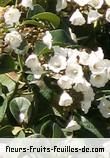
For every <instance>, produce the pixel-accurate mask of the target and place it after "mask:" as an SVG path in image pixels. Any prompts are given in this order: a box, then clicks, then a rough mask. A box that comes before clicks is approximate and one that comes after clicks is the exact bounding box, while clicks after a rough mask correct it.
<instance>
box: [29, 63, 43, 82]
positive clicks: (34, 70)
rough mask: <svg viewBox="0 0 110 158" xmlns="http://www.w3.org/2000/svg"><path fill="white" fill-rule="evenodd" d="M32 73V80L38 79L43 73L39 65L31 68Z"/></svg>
mask: <svg viewBox="0 0 110 158" xmlns="http://www.w3.org/2000/svg"><path fill="white" fill-rule="evenodd" d="M31 71H32V73H33V74H34V78H35V79H37V80H38V79H40V77H41V75H42V73H43V69H42V67H41V65H40V64H39V65H36V67H34V68H31Z"/></svg>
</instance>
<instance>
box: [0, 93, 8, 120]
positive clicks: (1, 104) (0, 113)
mask: <svg viewBox="0 0 110 158" xmlns="http://www.w3.org/2000/svg"><path fill="white" fill-rule="evenodd" d="M6 109H7V98H6V97H5V96H4V97H1V96H0V122H1V121H2V120H3V118H4V115H5V112H6Z"/></svg>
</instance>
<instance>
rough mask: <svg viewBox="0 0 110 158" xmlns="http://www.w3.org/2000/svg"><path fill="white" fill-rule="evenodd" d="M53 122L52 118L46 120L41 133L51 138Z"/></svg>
mask: <svg viewBox="0 0 110 158" xmlns="http://www.w3.org/2000/svg"><path fill="white" fill-rule="evenodd" d="M52 126H53V122H52V121H51V120H48V121H46V122H45V123H44V124H43V125H42V127H41V130H40V134H41V135H44V136H45V137H48V138H51V137H52V133H53V129H52Z"/></svg>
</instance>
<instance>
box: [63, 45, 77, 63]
mask: <svg viewBox="0 0 110 158" xmlns="http://www.w3.org/2000/svg"><path fill="white" fill-rule="evenodd" d="M66 50H67V53H68V63H71V62H72V63H77V61H78V57H79V54H80V51H79V50H78V49H71V48H66Z"/></svg>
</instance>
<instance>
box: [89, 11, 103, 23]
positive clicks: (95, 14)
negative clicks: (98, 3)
mask: <svg viewBox="0 0 110 158" xmlns="http://www.w3.org/2000/svg"><path fill="white" fill-rule="evenodd" d="M101 16H102V14H100V13H98V12H97V10H90V11H89V13H88V18H87V23H88V24H91V23H92V22H94V21H96V20H98V19H99V18H100V17H101Z"/></svg>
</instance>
